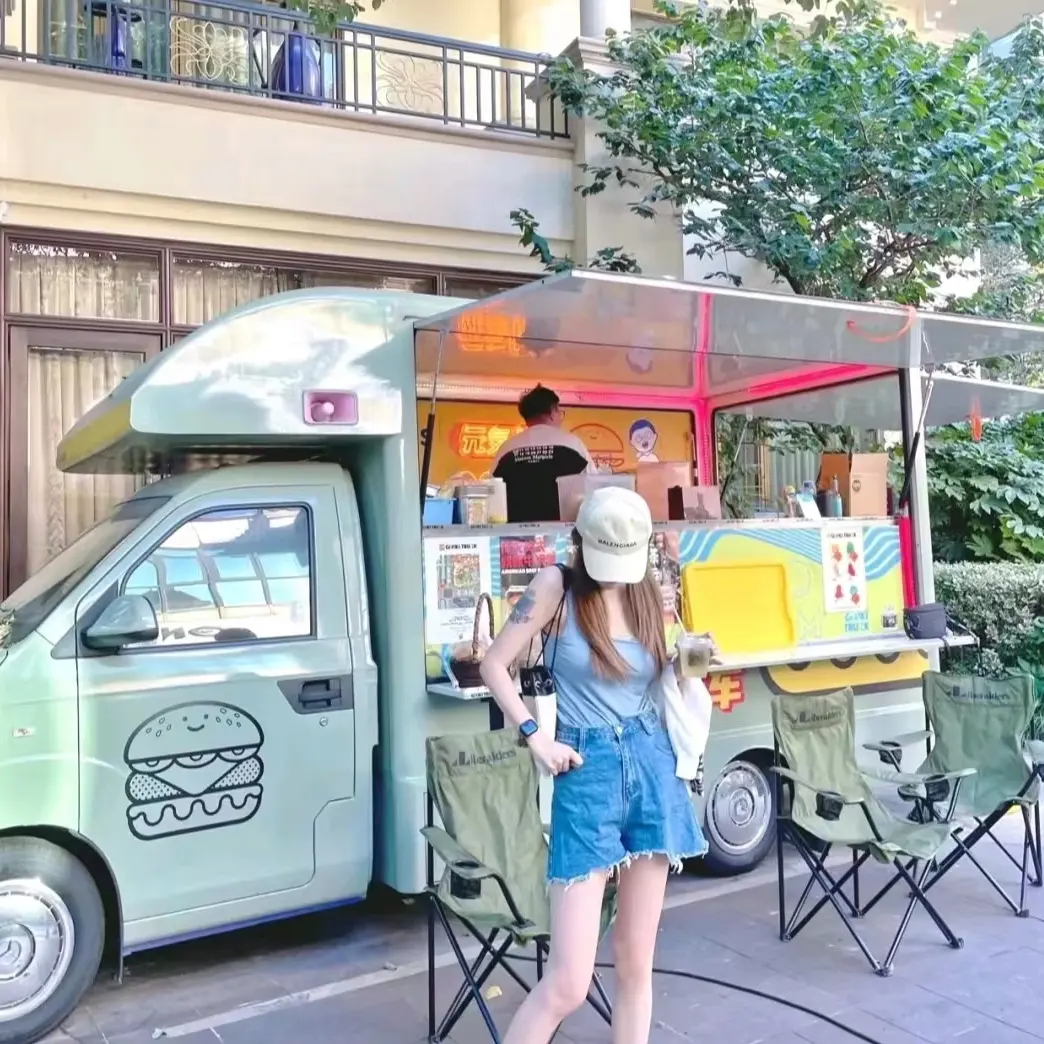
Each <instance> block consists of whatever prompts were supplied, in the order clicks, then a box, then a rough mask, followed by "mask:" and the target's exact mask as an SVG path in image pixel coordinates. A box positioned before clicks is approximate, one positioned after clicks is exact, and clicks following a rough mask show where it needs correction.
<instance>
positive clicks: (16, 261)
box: [7, 242, 160, 322]
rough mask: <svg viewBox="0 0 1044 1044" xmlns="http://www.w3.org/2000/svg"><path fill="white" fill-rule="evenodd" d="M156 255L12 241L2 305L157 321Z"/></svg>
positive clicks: (25, 312)
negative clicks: (4, 302)
mask: <svg viewBox="0 0 1044 1044" xmlns="http://www.w3.org/2000/svg"><path fill="white" fill-rule="evenodd" d="M159 267H160V266H159V255H158V253H157V254H144V253H143V254H134V253H124V252H122V251H120V252H118V253H117V252H114V251H107V250H78V249H76V248H74V247H66V246H52V245H50V244H45V243H19V242H15V243H12V244H11V249H10V254H9V256H8V262H7V307H8V310H9V311H10V312H12V313H19V314H22V315H54V316H64V317H66V318H83V319H137V320H141V321H143V322H158V321H159V313H160V308H159V301H160V290H159V281H160V277H159Z"/></svg>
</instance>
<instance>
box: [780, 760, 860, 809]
mask: <svg viewBox="0 0 1044 1044" xmlns="http://www.w3.org/2000/svg"><path fill="white" fill-rule="evenodd" d="M772 771H773V772H775V773H776V775H777V776H779V777H780V778H782V779H785V780H787V781H788V782H790V783H793V784H794V786H796V787H803V788H804V789H805V790H811V791H812V792H813V793H814V794H815V795H816V815H817V816H819V817H820V819H828V820H837V819H840V818H841V810H842V808H844V806H846V805H862V806H863V807H864V809H865V807H866V799H865V797H863V796H862V795H860V796H859V797H849V796H847V795H845V794H841V793H839V792H838V791H836V790H824V789H822V788H820V787H817V786H814V785H813V784H812V783H809V782H808V780H806V779H802V778H801V777H800V776H799V775H798V774H797V773H796V772H791V770H790V769H788V768H783V766H782V765H773V766H772ZM868 814H869V813H868Z"/></svg>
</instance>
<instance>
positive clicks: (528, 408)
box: [492, 384, 596, 522]
mask: <svg viewBox="0 0 1044 1044" xmlns="http://www.w3.org/2000/svg"><path fill="white" fill-rule="evenodd" d="M518 412H519V413H520V414H522V419H523V420H524V421H525V422H526V430H525V431H521V432H519V433H518V434H517V435H513V436H512V437H511V438H510V439H508V440H507V441H506V442H505V443H504V444H503V445H502V446H501V447H500V450H499V452H498V453H497V457H496V459H495V460H494V461H493V472H492V474H493V477H494V478H499V479H503V480H504V485H505V486H506V488H507V513H508V521H509V522H553V521H556V520H557V519H558V517H559V515H558V479H559V478H560V477H561V476H563V475H579V474H580V473H581V472H583V471H591V472H593V471H595V470H596V468H595V466H594V463H593V462H592V460H591V454H590V453H588V452H587V447H586V446H585V445H584V444H583V442H582V441H581V440H580V439H579V438H577V436H576V435H574V434H572V432H568V431H564V430H563V429H562V421H563V420H564V419H565V414H564V412H563V410H562V407H561V405H560V404H559V399H558V396H557V395H556V394H555V393H554V392H553V391H551V389H550V388H545V387H543V386H542V385H539V384H538V385H537V386H536V387H535V388H534V389H533V390H532V391H528V392H526V394H525V395H523V396H522V398H521V399H519V402H518Z"/></svg>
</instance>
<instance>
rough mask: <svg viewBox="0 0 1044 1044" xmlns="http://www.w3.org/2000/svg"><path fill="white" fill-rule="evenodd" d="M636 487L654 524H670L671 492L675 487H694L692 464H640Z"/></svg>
mask: <svg viewBox="0 0 1044 1044" xmlns="http://www.w3.org/2000/svg"><path fill="white" fill-rule="evenodd" d="M637 475H638V478H637V483H636V487H637V490H638V494H639V495H640V496H641V497H642V498H643V499H644V500H645V502H646V504H648V505H649V510H650V511H651V512H652V517H653V521H654V522H669V521H670V518H671V510H670V496H669V493H670V490H671V489H673V488H674V487H675V486H680V487H681V488H682V489H686V488H689V487H691V486H692V485H693V480H692V464H690V463H689V462H688V461H660V462H659V463H656V464H639V465H638V473H637Z"/></svg>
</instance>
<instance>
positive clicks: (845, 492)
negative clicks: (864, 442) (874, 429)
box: [818, 453, 888, 518]
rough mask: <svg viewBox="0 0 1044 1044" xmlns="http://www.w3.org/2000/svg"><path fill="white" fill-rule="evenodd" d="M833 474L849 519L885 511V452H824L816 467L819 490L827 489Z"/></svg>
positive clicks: (886, 471)
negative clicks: (817, 468) (849, 453)
mask: <svg viewBox="0 0 1044 1044" xmlns="http://www.w3.org/2000/svg"><path fill="white" fill-rule="evenodd" d="M835 476H836V477H837V488H838V490H839V492H840V493H841V503H842V504H843V505H844V512H845V515H846V516H847V517H849V518H883V517H884V516H885V515H887V514H888V454H887V453H853V454H852V456H851V459H850V458H849V455H848V454H847V453H824V454H823V456H822V459H821V462H820V466H819V482H818V486H819V488H820V489H830V487H831V484H832V482H833V481H834V478H835Z"/></svg>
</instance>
